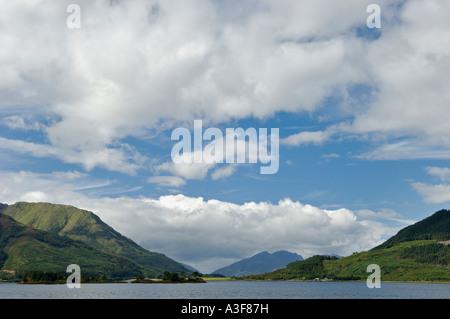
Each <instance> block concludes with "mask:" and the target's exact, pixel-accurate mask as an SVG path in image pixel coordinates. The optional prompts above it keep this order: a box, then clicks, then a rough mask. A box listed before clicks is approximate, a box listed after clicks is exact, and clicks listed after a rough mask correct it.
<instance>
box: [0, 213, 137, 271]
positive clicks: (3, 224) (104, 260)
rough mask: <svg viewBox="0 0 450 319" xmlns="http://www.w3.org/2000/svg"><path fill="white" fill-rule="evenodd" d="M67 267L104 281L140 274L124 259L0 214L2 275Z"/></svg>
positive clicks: (135, 264)
mask: <svg viewBox="0 0 450 319" xmlns="http://www.w3.org/2000/svg"><path fill="white" fill-rule="evenodd" d="M70 264H78V265H79V266H80V268H81V269H82V271H83V274H87V275H93V274H101V275H103V274H104V275H106V276H107V277H108V278H117V277H136V276H138V275H141V274H142V273H143V271H144V268H143V267H142V266H140V265H138V264H137V263H135V262H133V261H132V260H130V259H128V258H125V257H122V256H118V255H116V254H113V253H110V252H106V251H99V250H97V249H95V248H92V247H90V246H88V245H86V244H84V243H82V242H79V241H75V240H73V239H70V238H68V237H61V236H58V235H56V234H53V233H50V232H46V231H42V230H39V229H36V228H34V227H32V226H28V225H24V224H22V223H19V222H17V221H16V220H14V219H13V218H12V217H11V216H8V215H5V214H2V213H0V269H2V270H3V272H5V271H6V273H11V272H12V273H14V274H18V275H20V274H23V273H24V272H27V271H30V270H36V271H58V272H65V271H66V268H67V266H68V265H70ZM86 271H87V272H86ZM0 273H1V272H0Z"/></svg>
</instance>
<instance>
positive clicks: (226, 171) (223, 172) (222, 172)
mask: <svg viewBox="0 0 450 319" xmlns="http://www.w3.org/2000/svg"><path fill="white" fill-rule="evenodd" d="M235 170H236V166H234V165H233V166H230V165H228V166H225V167H221V168H218V169H216V170H215V171H214V172H212V173H211V178H212V179H213V180H218V179H223V178H226V177H228V176H231V175H232V174H233V173H234V172H235Z"/></svg>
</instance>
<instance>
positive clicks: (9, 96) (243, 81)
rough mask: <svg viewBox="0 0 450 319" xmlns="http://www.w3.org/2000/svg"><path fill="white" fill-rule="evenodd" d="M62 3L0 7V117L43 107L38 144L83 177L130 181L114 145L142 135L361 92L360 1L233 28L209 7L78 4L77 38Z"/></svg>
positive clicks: (288, 9)
mask: <svg viewBox="0 0 450 319" xmlns="http://www.w3.org/2000/svg"><path fill="white" fill-rule="evenodd" d="M381 3H388V2H386V1H381ZM67 4H68V3H65V2H58V3H53V2H46V1H44V2H39V3H34V4H25V3H23V2H10V3H7V4H4V5H3V7H2V12H1V13H0V14H1V16H0V17H1V19H2V22H3V24H4V25H7V26H8V28H2V30H1V31H0V42H2V47H3V50H2V52H1V53H0V61H1V62H0V70H4V71H5V72H3V73H2V79H1V81H0V101H1V102H0V108H1V109H4V110H8V111H9V112H10V111H11V110H14V109H15V106H16V105H21V110H20V111H18V113H20V114H22V113H27V111H28V110H36V109H41V110H44V108H43V107H42V106H43V105H45V112H46V113H47V114H50V115H51V117H52V118H53V119H54V121H52V122H51V123H48V124H47V125H46V129H45V133H46V134H47V138H48V141H49V143H50V145H51V146H53V147H56V148H57V149H58V153H61V152H60V151H63V154H64V156H63V157H64V160H65V161H67V162H70V163H81V164H82V165H84V166H85V167H86V168H87V169H91V168H94V167H97V166H101V167H104V168H107V169H111V170H118V168H120V167H125V168H126V169H124V170H123V171H124V172H127V173H135V172H136V169H137V167H136V166H135V164H136V163H133V158H132V156H129V154H128V153H127V152H126V151H125V150H124V149H122V148H121V147H120V146H119V147H117V145H123V144H124V143H123V142H122V141H123V139H124V138H126V137H128V136H140V134H142V132H143V131H145V130H146V129H149V128H156V127H157V126H159V125H161V126H163V127H171V126H173V125H177V124H179V123H184V122H186V121H190V120H192V118H195V117H197V118H205V119H206V120H208V121H210V122H211V123H217V122H220V123H223V122H226V121H228V120H230V119H241V118H246V117H250V116H253V117H255V118H267V117H270V116H271V115H273V114H274V113H275V112H277V111H292V112H303V111H307V112H313V111H315V110H317V109H319V108H320V107H321V105H322V104H323V101H324V100H325V99H326V98H327V97H328V96H330V95H332V94H335V93H336V92H338V94H340V93H343V92H345V91H346V89H347V87H348V86H349V85H353V84H356V83H360V82H367V81H368V80H367V76H366V72H362V71H363V70H362V69H361V68H362V63H357V62H355V61H356V60H355V57H358V58H359V57H360V56H364V55H365V53H366V50H367V48H366V46H365V44H364V40H362V39H358V38H356V37H355V36H354V34H353V28H354V27H356V26H360V25H364V23H365V19H366V15H367V13H366V12H365V6H364V4H363V3H361V2H360V1H355V0H348V1H340V2H339V3H335V2H329V1H316V2H314V4H311V3H310V2H308V1H298V2H291V1H264V0H263V1H260V2H257V3H255V5H254V6H251V8H252V9H251V10H250V9H248V10H247V11H245V13H244V14H242V13H239V14H240V16H239V17H240V19H238V20H234V19H229V18H230V17H231V16H233V14H237V12H236V10H237V8H233V5H229V4H217V3H216V2H214V1H196V0H192V1H170V2H157V1H152V0H149V1H132V2H128V1H118V2H107V1H80V2H79V5H80V8H81V11H82V17H81V28H80V29H68V28H67V27H66V18H67V15H68V14H67V13H66V10H65V9H66V6H67ZM234 6H236V4H234ZM223 8H227V9H228V10H223V12H227V13H226V14H228V16H221V13H222V9H223ZM224 15H225V13H224ZM31 16H32V17H33V18H32V19H31V18H30V17H31ZM311 17H314V19H311ZM344 17H345V18H344ZM31 23H32V24H33V25H32V27H33V30H34V32H33V34H32V35H31V34H30V32H29V30H30V24H31ZM111 34H114V36H111ZM14 116H19V115H14ZM30 120H32V119H30ZM10 124H11V125H13V126H15V127H17V128H18V127H19V126H22V127H23V125H22V124H21V123H19V122H17V121H16V122H15V124H14V123H12V122H10ZM18 125H19V126H18ZM303 137H304V136H303ZM303 137H302V138H303ZM111 145H113V146H116V147H111ZM94 150H95V151H94ZM127 161H128V162H130V163H129V164H128V165H124V163H125V162H127Z"/></svg>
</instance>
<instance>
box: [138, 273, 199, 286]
mask: <svg viewBox="0 0 450 319" xmlns="http://www.w3.org/2000/svg"><path fill="white" fill-rule="evenodd" d="M131 283H137V284H174V283H177V284H178V283H180V284H182V283H206V281H205V280H203V278H202V277H201V274H200V273H198V272H197V271H194V272H193V273H192V274H191V275H190V276H185V274H184V272H181V273H177V272H169V271H165V272H164V274H163V277H162V279H151V278H144V277H143V276H140V277H138V278H136V279H135V280H133V281H131Z"/></svg>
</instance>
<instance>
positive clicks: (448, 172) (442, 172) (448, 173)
mask: <svg viewBox="0 0 450 319" xmlns="http://www.w3.org/2000/svg"><path fill="white" fill-rule="evenodd" d="M425 169H426V171H427V173H428V174H430V175H434V176H437V177H439V178H440V179H441V181H450V168H448V167H433V166H428V167H426V168H425Z"/></svg>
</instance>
